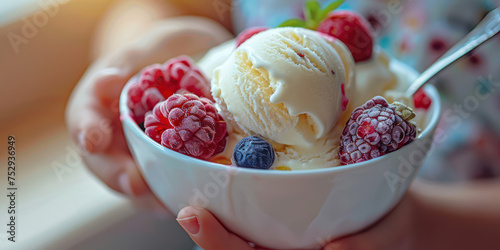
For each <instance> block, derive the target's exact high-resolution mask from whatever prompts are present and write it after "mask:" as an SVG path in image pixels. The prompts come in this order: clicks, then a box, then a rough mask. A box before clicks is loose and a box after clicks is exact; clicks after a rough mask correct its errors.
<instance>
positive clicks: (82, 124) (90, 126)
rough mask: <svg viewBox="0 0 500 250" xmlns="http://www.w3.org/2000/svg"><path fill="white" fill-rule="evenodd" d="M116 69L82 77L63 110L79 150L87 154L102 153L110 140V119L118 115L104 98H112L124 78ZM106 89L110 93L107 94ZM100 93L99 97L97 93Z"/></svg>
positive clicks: (117, 92)
mask: <svg viewBox="0 0 500 250" xmlns="http://www.w3.org/2000/svg"><path fill="white" fill-rule="evenodd" d="M126 78H127V77H126V76H124V75H123V74H122V73H121V72H120V71H119V70H117V69H104V70H101V71H99V72H97V73H96V74H93V76H89V77H84V79H83V80H82V82H80V83H79V85H78V86H77V88H76V89H75V91H74V94H73V96H72V97H71V99H70V100H71V101H70V103H69V105H68V107H67V109H66V119H67V125H68V129H69V131H70V134H71V136H72V137H73V139H74V140H75V141H76V142H77V143H78V145H79V146H80V148H81V149H83V150H84V151H86V152H89V153H97V152H104V151H105V150H106V149H107V148H108V147H109V145H110V142H111V140H112V139H113V138H112V136H113V131H112V130H113V129H112V128H111V125H112V123H113V121H114V120H115V119H116V118H117V117H119V112H118V110H117V109H115V110H111V109H110V107H108V106H106V105H104V98H109V99H111V96H110V95H116V96H117V97H116V98H115V99H117V98H118V96H119V91H117V90H116V89H120V88H122V87H123V84H124V82H125V81H126ZM100 89H102V90H100ZM107 91H109V92H112V93H110V94H104V93H107ZM98 93H101V96H99V95H96V94H98Z"/></svg>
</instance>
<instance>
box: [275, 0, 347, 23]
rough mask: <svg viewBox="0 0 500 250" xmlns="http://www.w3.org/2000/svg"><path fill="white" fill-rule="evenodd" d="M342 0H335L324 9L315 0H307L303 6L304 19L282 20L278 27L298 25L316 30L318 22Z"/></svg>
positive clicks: (342, 0)
mask: <svg viewBox="0 0 500 250" xmlns="http://www.w3.org/2000/svg"><path fill="white" fill-rule="evenodd" d="M343 2H344V0H337V1H335V2H333V3H331V4H329V5H328V6H326V7H325V8H324V9H321V5H320V4H319V3H318V2H317V1H308V2H307V3H306V5H305V7H304V17H305V20H304V19H300V18H292V19H289V20H286V21H284V22H283V23H282V24H280V25H278V27H300V28H306V29H311V30H316V28H318V26H319V24H320V23H321V22H322V21H323V20H324V19H325V18H326V17H327V16H328V13H330V12H332V11H334V10H335V9H337V8H338V7H339V6H340V5H341V4H342V3H343Z"/></svg>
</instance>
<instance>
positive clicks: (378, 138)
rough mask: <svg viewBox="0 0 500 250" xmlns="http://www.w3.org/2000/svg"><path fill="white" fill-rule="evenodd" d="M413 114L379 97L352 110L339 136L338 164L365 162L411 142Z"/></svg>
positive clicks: (413, 129)
mask: <svg viewBox="0 0 500 250" xmlns="http://www.w3.org/2000/svg"><path fill="white" fill-rule="evenodd" d="M414 117H415V113H413V111H412V110H411V109H410V108H409V107H408V106H406V105H404V104H402V103H399V102H395V103H393V104H391V105H389V104H388V103H387V101H386V100H385V99H384V98H383V97H380V96H376V97H374V98H373V99H371V100H369V101H368V102H366V103H365V104H364V105H363V106H361V107H358V108H356V109H355V110H354V111H352V114H351V118H350V119H349V121H347V123H346V126H345V128H344V130H343V131H342V136H341V137H340V149H339V157H340V164H341V165H347V164H352V163H357V162H362V161H367V160H370V159H373V158H377V157H379V156H382V155H385V154H387V153H390V152H393V151H395V150H398V149H399V148H401V147H403V146H404V145H406V144H408V143H410V142H411V141H413V140H414V139H415V137H416V135H417V127H416V125H414V124H413V123H411V122H410V120H411V119H413V118H414Z"/></svg>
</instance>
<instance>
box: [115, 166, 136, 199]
mask: <svg viewBox="0 0 500 250" xmlns="http://www.w3.org/2000/svg"><path fill="white" fill-rule="evenodd" d="M118 184H119V185H120V188H121V190H122V192H123V193H124V194H126V195H128V196H134V192H132V185H131V184H130V180H129V178H128V175H127V173H126V172H124V173H121V174H120V175H119V176H118Z"/></svg>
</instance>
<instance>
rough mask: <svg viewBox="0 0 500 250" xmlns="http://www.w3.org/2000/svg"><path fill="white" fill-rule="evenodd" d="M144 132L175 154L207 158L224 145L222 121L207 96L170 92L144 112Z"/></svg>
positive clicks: (224, 128)
mask: <svg viewBox="0 0 500 250" xmlns="http://www.w3.org/2000/svg"><path fill="white" fill-rule="evenodd" d="M144 125H145V128H146V131H145V132H146V135H148V136H149V137H150V138H151V139H153V140H154V141H156V142H158V143H160V144H161V145H163V146H165V147H167V148H169V149H172V150H174V151H177V152H179V153H182V154H185V155H189V156H193V157H196V158H199V159H204V160H207V159H209V158H210V157H212V156H214V155H216V154H218V153H220V152H222V151H223V150H224V148H225V146H226V136H227V132H226V123H225V122H224V120H223V119H222V117H221V116H220V115H219V114H218V113H217V111H216V109H215V107H214V104H213V102H212V101H210V100H209V99H207V98H204V97H202V98H199V97H198V96H196V95H194V94H182V95H181V94H174V95H172V96H170V97H169V98H168V99H167V100H166V101H163V102H160V103H158V104H156V106H155V107H154V109H153V111H152V112H148V114H147V115H146V121H145V123H144Z"/></svg>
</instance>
